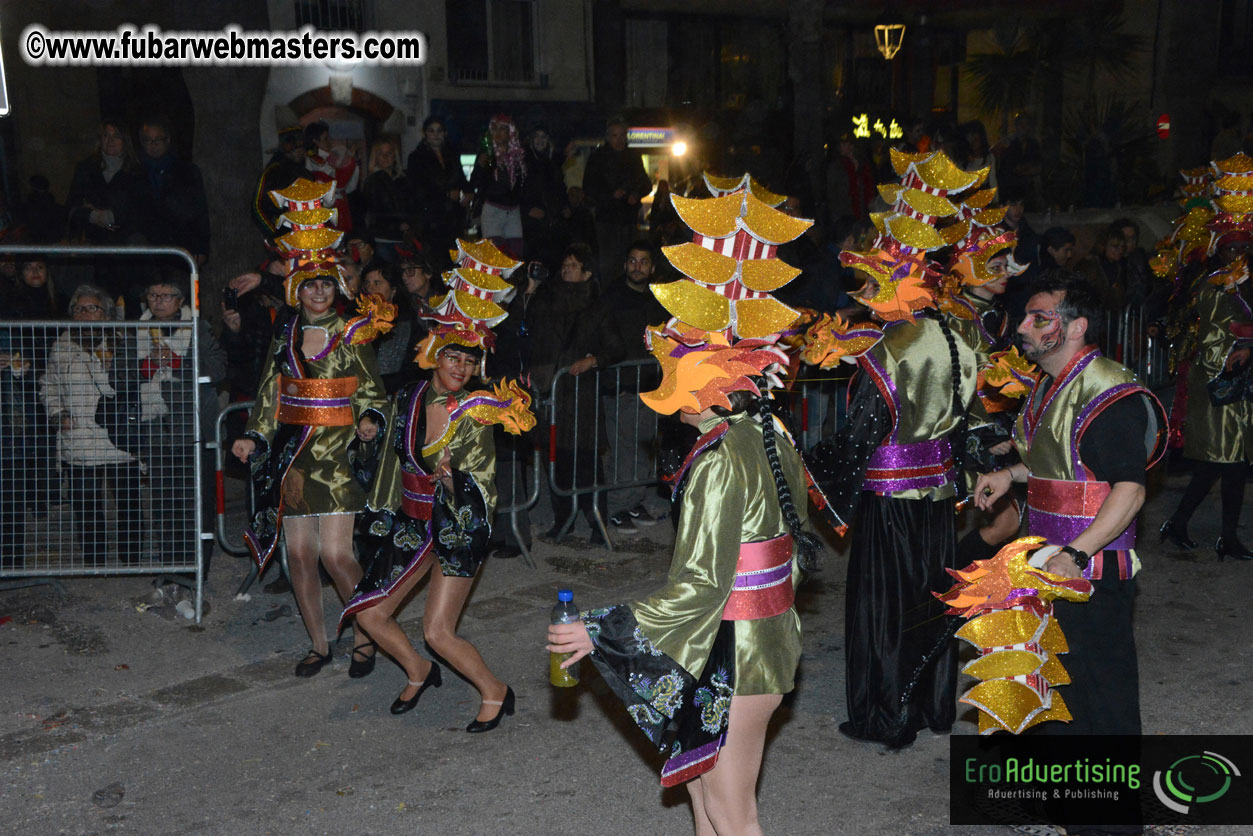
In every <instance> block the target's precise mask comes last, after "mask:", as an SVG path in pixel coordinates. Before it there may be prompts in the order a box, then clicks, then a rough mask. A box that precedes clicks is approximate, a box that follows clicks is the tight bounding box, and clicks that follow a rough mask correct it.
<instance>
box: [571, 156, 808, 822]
mask: <svg viewBox="0 0 1253 836" xmlns="http://www.w3.org/2000/svg"><path fill="white" fill-rule="evenodd" d="M748 187H749V186H748V183H747V180H746V181H745V182H744V184H743V185H742V187H741V188H740V189H739V190H737V191H734V192H731V193H728V194H724V195H723V196H720V197H715V198H710V199H708V200H688V199H685V198H681V197H677V196H676V197H672V198H671V200H672V201H673V204H674V207H675V209H676V211H677V212H678V214H679V216H680V217H681V218H682V219H683V221H684V222H685V223H686V224H688V226H690V227H691V228H692V229H693V230H694V231H695V233H696V234H695V236H694V239H693V242H691V243H686V244H680V245H676V246H672V247H667V248H665V250H664V251H665V254H666V256H667V258H668V259H669V260H670V263H671V264H673V265H674V267H675V268H676V269H677V270H679V271H680V272H681V273H682V274H683V276H682V277H681V278H680V280H679V281H676V282H673V283H671V284H668V285H653V287H652V292H653V293H654V295H656V296H657V298H658V300H659V301H661V303H662V304H663V305H664V306H665V307H666V309H667V310H668V311H669V312H670V313H671V314H673V315H674V318H672V319H671V320H670V321H669V322H668V323H667V324H665V325H664V326H654V327H651V328H649V329H648V330H647V332H646V333H647V340H648V342H649V346H650V349H651V351H652V352H653V354H654V356H656V357H657V359H658V360H659V361H660V363H661V367H662V382H661V387H660V388H659V389H657V390H656V391H654V392H649V393H645V394H641V396H640V397H641V398H642V399H643V400H644V402H645V404H647V405H648V406H649V407H650V408H652V409H653V410H655V411H657V412H659V413H661V414H665V415H668V414H672V413H674V412H676V411H678V412H679V413H680V417H681V419H682V420H683V421H684V422H685V423H687V424H690V425H692V426H695V427H697V428H698V429H699V431H700V433H701V435H700V437H699V439H698V440H697V442H696V444H695V446H694V447H693V448H692V450H691V452H690V453H689V454H688V456H687V460H686V461H685V463H684V466H683V468H682V469H681V471H680V472H679V474H678V475H677V477H676V479H675V482H674V486H675V487H674V495H675V501H676V502H677V503H678V507H679V523H678V532H677V534H676V536H675V545H674V557H673V559H672V562H671V564H670V572H669V575H668V579H667V583H666V584H665V586H663V587H662V588H661V589H659V590H658V591H657V592H655V593H653V594H652V595H650V596H648V597H646V598H644V599H642V600H639V601H635V602H632V603H629V604H619V605H617V606H613V607H608V608H602V609H595V610H591V611H589V612H587V613H584V617H583V621H581V622H575V623H572V624H564V625H555V626H553V627H551V628H550V629H549V633H548V640H549V644H548V649H549V651H552V652H559V653H566V652H569V653H572V654H573V655H572V656H571V657H570V658H569V659H568V660H567V661H566V662H564V663H563V665H564V666H566V667H568V666H569V665H571V664H574V663H575V662H577V661H578V660H579V659H581V658H582V657H583V656H586V655H588V654H590V658H591V659H592V661H593V663H594V664H595V665H596V667H597V669H598V670H599V671H600V673H601V675H602V676H603V677H604V679H605V681H606V682H607V683H608V684H609V686H610V687H611V688H612V689H613V690H614V692H615V693H616V694H617V695H618V697H619V698H620V699H622V700H623V702H624V703H626V706H627V709H628V711H629V712H630V714H631V717H632V719H633V720H634V721H635V722H636V723H637V724H638V725H639V726H640V728H641V729H642V730H643V731H644V733H645V734H646V735H647V736H648V738H649V740H650V741H651V742H652V743H653V744H654V745H655V746H657V747H658V748H659V749H660V750H661V751H663V752H665V753H666V754H667V755H668V756H669V760H668V761H667V762H666V765H665V767H664V768H663V770H662V776H661V783H662V785H663V786H673V785H676V784H680V783H684V782H687V788H688V793H689V794H690V795H691V799H692V810H693V815H694V818H695V830H696V833H697V834H698V836H712V835H713V834H715V833H716V834H718V836H741V834H744V835H745V836H759V834H760V833H761V828H760V826H759V824H758V817H757V800H756V783H757V775H758V772H759V770H760V767H761V759H762V752H763V749H764V746H765V737H766V725H767V723H768V722H769V720H770V716H771V714H772V713H773V712H774V710H775V709H776V708H777V707H778V706H779V703H780V701H781V700H782V695H783V694H785V693H787V692H788V691H791V690H792V687H793V684H794V675H795V672H796V667H797V663H798V661H799V658H800V649H801V644H800V639H801V634H800V619H799V616H798V615H797V613H796V609H795V607H794V606H793V597H794V589H795V586H796V584H797V583H798V581H799V578H800V570H801V569H802V568H804V569H809V568H812V567H813V565H814V562H815V560H816V550H817V542H816V540H815V539H814V538H813V536H812V535H811V534H808V533H806V532H805V531H803V530H802V529H803V526H804V525H805V522H806V511H805V504H804V496H805V484H806V476H805V473H804V470H803V467H802V464H801V461H800V456H799V454H798V453H797V451H796V449H795V447H794V446H793V444H792V442H791V440H790V439H789V438H788V437H787V436H786V435H785V434H784V433H783V432H782V431H781V427H780V425H778V424H777V421H776V419H775V418H774V416H773V415H772V413H771V401H770V396H769V393H768V391H767V389H768V388H769V387H770V386H772V385H773V386H777V385H779V381H778V378H777V376H776V372H778V371H779V369H781V368H785V367H786V365H787V356H786V354H785V353H784V351H783V349H782V347H781V346H779V345H778V340H779V335H780V332H781V331H782V330H784V329H786V328H787V327H789V325H790V324H791V323H792V322H793V321H794V320H795V319H796V317H797V312H796V311H794V310H792V309H791V308H788V307H787V306H786V305H783V304H782V303H781V302H779V301H777V300H775V299H774V298H772V297H771V296H770V293H769V291H772V290H775V289H777V288H778V287H780V286H782V285H783V284H785V283H786V282H788V281H790V280H791V279H792V278H793V277H794V276H795V275H796V273H797V271H796V270H795V268H792V267H790V266H788V265H787V264H784V263H783V262H781V261H779V260H778V259H777V258H775V250H776V247H777V246H778V244H780V243H783V242H786V241H790V240H792V239H793V238H795V237H796V236H798V235H800V234H801V233H802V232H804V230H805V229H806V228H807V227H808V226H809V224H810V223H811V222H810V221H807V220H802V219H799V218H792V217H790V216H788V215H786V214H784V213H782V212H779V211H778V210H776V209H773V208H771V207H770V206H768V205H767V204H765V203H763V202H762V201H760V200H758V199H757V198H756V197H755V196H754V195H753V194H752V193H751V192H750V191H748Z"/></svg>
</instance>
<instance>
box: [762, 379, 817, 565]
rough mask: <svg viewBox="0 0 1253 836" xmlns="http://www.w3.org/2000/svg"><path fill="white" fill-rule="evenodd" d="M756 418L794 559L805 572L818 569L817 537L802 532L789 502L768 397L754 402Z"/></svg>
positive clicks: (788, 490)
mask: <svg viewBox="0 0 1253 836" xmlns="http://www.w3.org/2000/svg"><path fill="white" fill-rule="evenodd" d="M757 411H758V416H759V417H760V418H761V441H762V445H763V446H764V447H765V448H766V460H767V461H768V462H769V463H770V473H771V475H773V476H774V486H775V488H776V489H777V490H778V492H779V508H780V509H781V510H782V511H783V519H784V520H786V521H787V527H788V531H790V532H791V534H792V541H793V542H794V543H795V544H796V559H797V562H798V563H799V564H800V567H801V568H802V569H804V570H805V571H806V572H813V571H815V570H817V568H818V549H819V544H818V538H817V537H815V536H814V535H813V534H810V533H809V532H807V531H803V530H802V529H801V521H800V517H799V516H797V514H796V505H795V503H794V502H793V500H792V490H791V488H789V487H788V484H787V479H786V478H785V477H784V475H783V464H782V462H780V461H779V449H778V445H777V441H776V437H775V431H774V413H773V412H772V410H771V399H770V398H769V397H768V396H764V397H761V398H759V399H758V400H757Z"/></svg>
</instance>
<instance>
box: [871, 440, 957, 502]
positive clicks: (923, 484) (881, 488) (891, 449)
mask: <svg viewBox="0 0 1253 836" xmlns="http://www.w3.org/2000/svg"><path fill="white" fill-rule="evenodd" d="M935 468H943V471H941V472H934V470H935ZM873 470H886V471H889V472H892V471H895V472H894V473H892V475H891V476H888V477H882V476H870V475H867V476H866V478H865V479H864V481H863V482H862V490H866V491H874V492H876V493H894V492H896V491H908V490H922V489H923V488H939V487H943V486H944V485H946V484H948V483H949V482H952V481H954V480H955V479H956V473H955V470H954V467H953V447H952V444H950V443H949V440H948V439H947V438H936V439H931V440H930V441H915V442H911V443H909V444H885V445H883V446H882V447H879V448H878V449H877V450H875V451H874V453H872V454H871V456H870V461H869V462H868V463H867V465H866V472H867V474H869V473H870V471H873ZM920 470H930V471H932V472H927V473H918V472H914V471H920Z"/></svg>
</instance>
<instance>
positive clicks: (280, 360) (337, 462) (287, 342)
mask: <svg viewBox="0 0 1253 836" xmlns="http://www.w3.org/2000/svg"><path fill="white" fill-rule="evenodd" d="M345 324H346V323H345V320H344V319H343V318H342V317H341V316H339V314H337V313H335V312H334V311H330V312H328V313H326V314H324V315H323V316H321V317H318V318H317V319H313V320H310V319H308V318H307V317H306V315H305V314H304V312H303V310H302V311H301V313H300V315H299V321H298V322H297V323H296V324H295V326H294V327H292V328H291V331H290V339H284V337H283V336H282V335H280V336H279V337H276V338H275V339H274V340H273V341H272V342H271V344H270V356H269V358H268V359H267V360H266V364H265V370H264V371H263V372H262V375H261V385H260V386H259V387H258V389H257V398H256V406H255V407H254V408H253V410H252V414H251V416H250V417H249V419H248V427H247V432H248V433H250V434H253V435H254V436H258V437H260V438H261V439H262V440H264V441H265V443H266V445H267V447H269V448H270V455H278V454H279V452H280V451H277V450H274V449H272V448H273V446H274V443H273V442H274V439H275V434H276V433H277V431H278V429H279V426H280V421H279V416H278V413H279V395H280V392H279V382H280V375H281V376H283V377H285V378H317V379H323V380H325V379H331V378H350V377H355V378H356V380H357V385H356V391H355V392H354V393H353V394H352V395H351V402H352V415H353V419H354V420H353V424H352V426H313V427H312V432H311V435H310V437H309V440H308V442H307V443H305V444H304V445H303V447H301V449H300V452H299V453H298V454H297V455H296V457H295V460H294V461H292V463H291V467H290V468H289V469H288V470H287V474H286V477H285V478H284V480H283V497H284V506H283V516H285V517H307V516H319V515H323V514H353V513H357V512H359V511H362V510H364V509H365V507H366V495H365V491H364V490H363V489H362V488H361V486H360V485H359V484H358V483H357V480H356V479H355V478H354V477H353V473H352V468H351V467H350V466H349V463H348V445H349V444H350V443H351V442H352V440H353V439H354V438H355V437H356V432H357V430H356V421H357V420H360V418H361V416H362V414H363V413H365V412H366V411H367V410H374V411H375V412H377V413H378V415H377V419H378V420H379V423H380V427H379V431H380V432H383V431H384V430H385V427H383V426H382V423H383V421H382V418H383V409H384V406H385V404H386V394H385V392H384V389H383V382H382V380H381V379H380V378H379V375H378V371H377V369H376V366H375V362H374V348H373V347H372V346H370V345H368V344H365V345H349V344H347V343H345V342H343V341H337V342H336V345H335V346H334V347H333V348H331V349H330V350H329V351H324V352H322V353H323V354H324V355H325V356H322V357H320V358H316V357H315V358H304V359H303V370H299V369H297V368H296V366H297V365H300V364H301V358H300V355H299V349H300V342H301V335H302V333H303V331H304V329H306V328H322V329H324V330H325V331H326V334H327V339H328V341H329V340H332V339H334V338H335V337H336V335H337V334H339V333H341V332H342V331H343V329H344V326H345Z"/></svg>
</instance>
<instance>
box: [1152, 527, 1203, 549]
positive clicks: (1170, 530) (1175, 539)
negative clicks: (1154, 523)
mask: <svg viewBox="0 0 1253 836" xmlns="http://www.w3.org/2000/svg"><path fill="white" fill-rule="evenodd" d="M1158 531H1159V532H1161V535H1162V536H1161V538H1160V539H1159V540H1158V541H1157V542H1159V543H1165V542H1166V541H1167V540H1169V541H1170V542H1172V543H1174V544H1175V545H1176V546H1178V547H1179V548H1181V549H1183V550H1184V551H1191V550H1192V549H1195V548H1196V541H1195V540H1193V539H1192V538H1191V537H1189V536H1188V529H1187V527H1186V526H1182V525H1175V521H1174V520H1166V522H1164V523H1162V527H1161V528H1159V529H1158Z"/></svg>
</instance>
